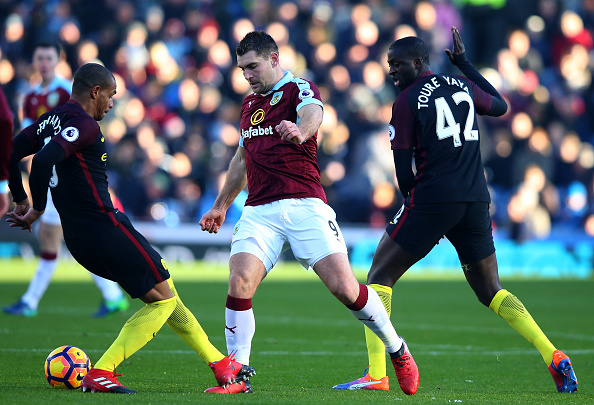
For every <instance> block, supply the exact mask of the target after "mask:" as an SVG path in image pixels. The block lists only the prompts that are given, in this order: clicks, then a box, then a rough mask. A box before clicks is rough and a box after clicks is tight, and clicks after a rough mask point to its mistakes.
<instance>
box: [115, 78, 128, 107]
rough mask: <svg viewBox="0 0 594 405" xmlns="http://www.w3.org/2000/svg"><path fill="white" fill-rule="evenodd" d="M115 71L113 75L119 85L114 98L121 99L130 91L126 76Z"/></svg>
mask: <svg viewBox="0 0 594 405" xmlns="http://www.w3.org/2000/svg"><path fill="white" fill-rule="evenodd" d="M112 73H113V77H114V78H115V80H116V85H117V89H116V90H117V93H116V95H115V96H113V98H115V99H116V100H117V99H121V98H122V97H124V96H125V95H126V93H127V92H128V88H127V87H126V81H125V80H124V78H123V77H122V76H121V75H120V74H118V73H115V72H112Z"/></svg>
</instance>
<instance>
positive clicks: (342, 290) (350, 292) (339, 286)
mask: <svg viewBox="0 0 594 405" xmlns="http://www.w3.org/2000/svg"><path fill="white" fill-rule="evenodd" d="M327 287H328V290H329V291H330V292H331V293H332V295H334V296H335V297H336V299H338V300H339V301H340V302H342V303H343V304H344V305H351V304H352V303H354V302H355V301H356V300H357V298H359V283H354V284H353V285H350V283H349V284H347V283H343V282H338V283H333V284H331V285H328V286H327Z"/></svg>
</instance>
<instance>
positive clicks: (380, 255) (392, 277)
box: [365, 233, 419, 380]
mask: <svg viewBox="0 0 594 405" xmlns="http://www.w3.org/2000/svg"><path fill="white" fill-rule="evenodd" d="M417 261H419V258H417V257H415V256H413V255H411V254H410V253H408V252H407V251H406V250H404V249H402V247H401V246H400V245H398V244H397V243H396V242H394V240H392V238H390V237H389V236H388V234H387V233H384V234H383V236H382V238H381V240H380V243H379V245H378V247H377V249H376V252H375V254H374V256H373V262H372V265H371V269H370V270H369V273H368V275H367V284H368V285H369V287H371V288H373V289H374V290H375V291H376V292H377V293H378V295H379V297H380V298H381V300H382V304H383V305H384V307H385V308H386V312H387V313H388V315H391V313H392V287H394V284H396V282H397V281H398V280H399V279H400V277H402V275H403V274H404V273H405V272H406V271H407V270H408V269H409V268H410V267H411V266H412V265H413V264H415V263H416V262H417ZM365 342H366V344H367V355H368V358H369V376H370V377H371V378H373V379H376V380H381V379H383V378H385V377H386V376H387V374H386V353H385V348H384V344H383V342H382V341H381V340H380V339H379V338H378V337H377V336H376V335H375V334H374V333H373V332H372V331H371V330H370V329H369V328H368V327H365Z"/></svg>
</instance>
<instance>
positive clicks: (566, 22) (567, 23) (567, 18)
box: [561, 10, 584, 38]
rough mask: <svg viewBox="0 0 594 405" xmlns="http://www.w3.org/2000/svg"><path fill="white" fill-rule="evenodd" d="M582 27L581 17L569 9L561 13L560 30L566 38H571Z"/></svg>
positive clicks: (580, 30)
mask: <svg viewBox="0 0 594 405" xmlns="http://www.w3.org/2000/svg"><path fill="white" fill-rule="evenodd" d="M583 29H584V22H583V21H582V17H580V16H579V15H577V14H576V13H575V12H573V11H571V10H567V11H565V12H564V13H563V14H562V15H561V31H562V32H563V35H565V36H566V37H567V38H573V37H575V36H576V35H578V34H579V33H580V32H582V30H583Z"/></svg>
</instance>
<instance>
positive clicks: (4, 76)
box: [0, 59, 14, 84]
mask: <svg viewBox="0 0 594 405" xmlns="http://www.w3.org/2000/svg"><path fill="white" fill-rule="evenodd" d="M13 78H14V67H13V66H12V63H10V62H9V61H7V60H6V59H2V60H0V84H6V83H8V82H10V81H11V80H12V79H13Z"/></svg>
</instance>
